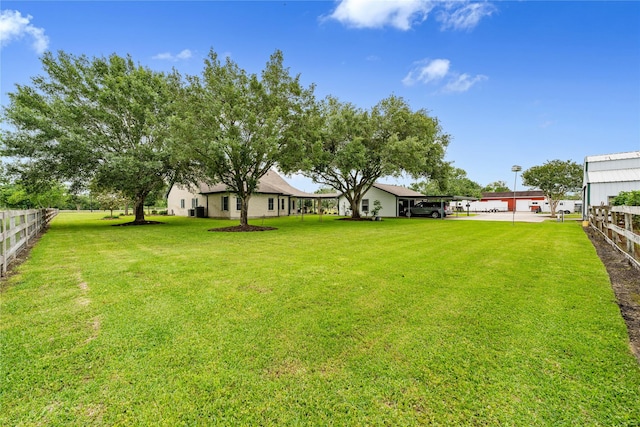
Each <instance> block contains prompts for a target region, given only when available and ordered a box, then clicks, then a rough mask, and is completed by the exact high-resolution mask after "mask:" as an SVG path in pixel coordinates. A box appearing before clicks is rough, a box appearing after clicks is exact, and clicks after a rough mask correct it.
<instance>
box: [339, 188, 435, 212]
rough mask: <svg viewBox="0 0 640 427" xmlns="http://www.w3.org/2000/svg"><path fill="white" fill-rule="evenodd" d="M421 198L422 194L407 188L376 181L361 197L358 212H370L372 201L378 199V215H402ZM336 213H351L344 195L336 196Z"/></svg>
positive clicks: (422, 197) (423, 197)
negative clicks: (379, 207)
mask: <svg viewBox="0 0 640 427" xmlns="http://www.w3.org/2000/svg"><path fill="white" fill-rule="evenodd" d="M423 199H425V196H424V195H423V194H420V193H418V192H417V191H413V190H411V189H409V188H405V187H401V186H399V185H391V184H379V183H377V182H376V183H374V184H373V186H372V187H371V188H370V189H369V191H367V192H366V193H365V194H364V196H363V197H362V201H361V202H360V214H361V215H364V214H366V213H367V212H371V210H372V209H373V202H375V201H376V200H378V201H380V204H381V206H382V209H381V210H380V212H379V213H378V216H382V217H397V216H402V215H403V214H404V212H405V211H406V210H407V209H408V208H409V207H411V206H413V205H414V204H415V203H416V202H418V201H420V200H423ZM338 213H339V215H344V216H349V215H350V214H351V205H350V204H349V201H348V200H347V198H346V197H345V196H344V195H342V196H340V197H339V198H338Z"/></svg>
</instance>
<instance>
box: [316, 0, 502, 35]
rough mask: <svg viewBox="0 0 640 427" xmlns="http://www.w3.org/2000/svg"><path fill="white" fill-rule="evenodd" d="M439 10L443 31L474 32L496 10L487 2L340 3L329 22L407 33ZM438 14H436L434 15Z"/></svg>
mask: <svg viewBox="0 0 640 427" xmlns="http://www.w3.org/2000/svg"><path fill="white" fill-rule="evenodd" d="M434 10H436V11H438V17H437V19H438V21H440V22H441V23H442V26H441V29H442V30H443V31H444V30H448V29H453V30H471V29H473V28H475V27H476V26H477V25H478V24H479V23H480V21H481V20H482V19H483V18H484V17H486V16H491V14H492V13H493V12H494V11H495V10H496V7H495V6H494V5H493V4H491V3H489V2H486V1H482V2H470V1H468V0H452V1H440V0H339V1H338V6H337V7H336V8H335V10H334V11H333V12H332V13H331V14H330V15H329V16H328V17H325V19H335V20H337V21H340V22H341V23H343V24H345V25H347V26H350V27H355V28H383V27H387V26H391V27H395V28H397V29H400V30H403V31H406V30H409V29H411V27H412V26H413V25H414V24H419V23H421V22H423V21H425V20H426V19H427V17H428V15H429V14H430V13H431V12H433V11H434ZM434 13H435V12H434Z"/></svg>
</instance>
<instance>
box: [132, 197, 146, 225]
mask: <svg viewBox="0 0 640 427" xmlns="http://www.w3.org/2000/svg"><path fill="white" fill-rule="evenodd" d="M134 210H135V213H136V219H134V220H133V222H134V223H136V224H143V223H144V197H142V198H139V199H137V200H136V201H135V207H134Z"/></svg>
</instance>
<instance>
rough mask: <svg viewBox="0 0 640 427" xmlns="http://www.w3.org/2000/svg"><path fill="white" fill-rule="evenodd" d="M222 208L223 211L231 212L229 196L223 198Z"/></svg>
mask: <svg viewBox="0 0 640 427" xmlns="http://www.w3.org/2000/svg"><path fill="white" fill-rule="evenodd" d="M221 206H222V210H223V211H228V210H229V196H222V203H221Z"/></svg>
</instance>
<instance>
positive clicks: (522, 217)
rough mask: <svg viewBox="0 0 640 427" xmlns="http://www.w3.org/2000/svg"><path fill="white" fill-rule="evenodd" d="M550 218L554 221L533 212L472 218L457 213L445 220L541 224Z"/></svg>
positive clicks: (484, 214)
mask: <svg viewBox="0 0 640 427" xmlns="http://www.w3.org/2000/svg"><path fill="white" fill-rule="evenodd" d="M552 218H553V219H555V217H551V215H549V214H548V213H547V214H536V213H533V212H516V214H515V215H514V214H513V212H478V213H476V214H472V216H467V213H466V212H459V213H458V214H457V216H456V214H455V213H454V214H453V215H447V219H451V220H455V221H509V222H512V221H516V222H543V221H546V220H549V219H552Z"/></svg>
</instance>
